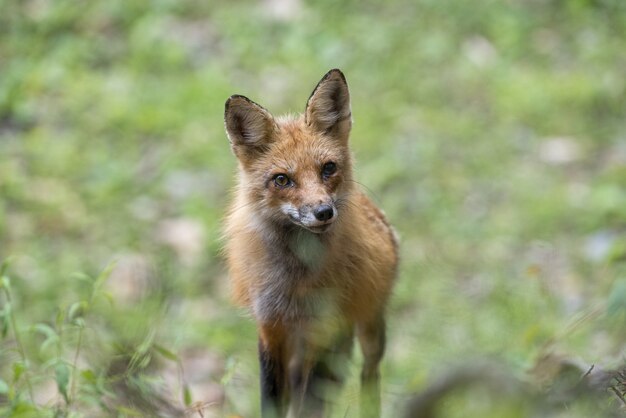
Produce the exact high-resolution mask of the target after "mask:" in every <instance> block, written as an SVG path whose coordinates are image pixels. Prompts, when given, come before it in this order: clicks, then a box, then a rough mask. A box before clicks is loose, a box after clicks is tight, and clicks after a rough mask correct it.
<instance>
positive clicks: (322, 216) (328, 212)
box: [313, 205, 334, 222]
mask: <svg viewBox="0 0 626 418" xmlns="http://www.w3.org/2000/svg"><path fill="white" fill-rule="evenodd" d="M313 215H315V218H316V219H317V220H318V221H322V222H324V221H327V220H329V219H331V218H332V217H333V215H334V211H333V207H332V206H330V205H320V206H318V207H317V208H315V210H314V211H313Z"/></svg>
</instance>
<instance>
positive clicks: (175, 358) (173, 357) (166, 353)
mask: <svg viewBox="0 0 626 418" xmlns="http://www.w3.org/2000/svg"><path fill="white" fill-rule="evenodd" d="M154 349H155V350H156V351H157V353H159V354H160V355H162V356H163V357H165V358H166V359H168V360H171V361H174V362H178V360H179V359H178V356H177V355H176V354H174V353H173V352H171V351H170V350H168V349H167V348H165V347H163V346H162V345H159V344H155V345H154Z"/></svg>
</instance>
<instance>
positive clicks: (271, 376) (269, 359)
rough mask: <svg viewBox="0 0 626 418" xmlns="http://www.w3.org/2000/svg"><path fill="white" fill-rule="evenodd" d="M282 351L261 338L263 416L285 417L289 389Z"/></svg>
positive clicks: (260, 359)
mask: <svg viewBox="0 0 626 418" xmlns="http://www.w3.org/2000/svg"><path fill="white" fill-rule="evenodd" d="M282 357H283V356H282V353H281V351H280V350H279V349H278V347H272V346H271V345H269V344H267V343H265V342H264V341H263V339H262V338H259V370H260V386H261V416H262V417H263V418H283V417H284V416H285V413H286V403H287V391H286V381H285V367H284V362H283V358H282Z"/></svg>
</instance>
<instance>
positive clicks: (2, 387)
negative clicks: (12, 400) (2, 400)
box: [0, 379, 9, 395]
mask: <svg viewBox="0 0 626 418" xmlns="http://www.w3.org/2000/svg"><path fill="white" fill-rule="evenodd" d="M7 393H9V385H8V384H7V382H5V381H4V380H2V379H0V395H6V394H7Z"/></svg>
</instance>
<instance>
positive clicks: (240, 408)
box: [0, 0, 626, 417]
mask: <svg viewBox="0 0 626 418" xmlns="http://www.w3.org/2000/svg"><path fill="white" fill-rule="evenodd" d="M0 11H1V12H0V74H1V76H0V197H1V198H0V260H8V261H7V262H6V263H5V264H4V268H3V272H2V274H1V275H0V276H2V277H3V279H2V292H1V294H2V296H1V299H0V308H1V309H2V311H1V312H2V314H1V315H0V318H1V321H0V323H1V324H2V342H1V343H0V411H1V414H2V415H6V416H16V417H28V416H37V417H39V416H68V417H70V416H71V417H80V416H137V415H142V414H143V415H145V414H147V415H150V414H153V415H156V414H162V415H167V414H168V413H169V414H173V415H175V414H176V412H173V411H170V412H167V411H168V406H166V405H176V406H177V407H178V408H181V409H184V408H191V406H193V407H194V408H196V410H204V412H203V413H205V414H210V413H214V414H215V415H216V416H231V415H241V416H246V417H247V416H250V417H252V416H256V415H257V414H258V394H257V391H258V388H257V375H258V369H257V367H258V366H257V365H256V353H255V350H256V336H255V329H254V325H253V324H252V322H251V321H250V319H249V318H248V317H247V316H246V315H245V313H242V312H240V311H238V310H236V309H235V308H233V307H232V306H231V305H230V303H229V300H228V284H227V277H226V275H225V272H224V268H223V265H222V262H221V259H220V253H219V251H220V243H219V236H220V220H221V218H222V216H223V214H224V210H225V207H226V206H227V202H228V192H229V190H230V188H231V187H232V185H233V180H234V178H233V173H234V171H235V159H234V157H233V156H232V155H231V154H230V150H229V147H228V143H227V140H226V137H225V134H224V132H223V120H222V118H223V105H224V101H225V99H226V98H227V97H228V96H230V95H231V94H233V93H241V94H245V95H246V96H248V97H250V98H252V99H253V100H255V101H258V102H260V103H262V104H263V105H264V106H266V107H268V108H269V109H270V110H271V111H272V112H273V113H275V114H280V113H284V112H298V111H301V110H302V109H303V107H304V103H305V99H306V98H307V97H308V94H309V93H310V91H311V90H312V88H313V87H314V85H315V83H316V81H317V80H318V79H319V78H320V77H321V76H322V75H323V74H324V73H325V72H326V71H327V70H328V69H330V68H334V67H339V68H341V69H342V70H343V71H344V72H345V74H346V76H347V78H348V82H349V84H350V87H351V94H352V107H353V116H354V120H355V125H354V129H353V133H352V139H351V141H352V148H353V151H354V152H355V155H356V157H357V162H358V164H357V178H358V179H359V181H360V182H361V183H363V184H365V185H366V186H367V188H368V191H369V193H370V195H371V196H372V197H373V199H374V200H375V201H376V202H377V203H378V204H379V205H381V206H382V207H383V208H384V209H385V211H386V213H387V214H388V216H389V218H390V219H391V221H392V223H393V224H394V225H395V226H396V228H397V229H398V231H399V232H400V235H401V237H402V247H401V248H402V260H403V261H402V266H401V270H400V276H399V280H398V283H397V286H396V290H395V294H394V298H393V301H392V304H391V306H390V308H389V321H390V326H389V328H390V329H389V339H390V341H389V346H388V352H387V355H386V359H385V362H384V370H383V375H384V397H383V401H384V414H385V416H388V417H394V416H398V414H399V411H401V410H402V408H403V405H404V404H405V403H406V402H407V400H408V398H410V396H411V394H413V393H416V392H420V391H422V390H424V389H425V388H427V387H430V386H431V385H432V384H433V382H435V381H436V380H437V378H438V377H439V376H441V375H442V374H445V371H446V370H448V369H450V368H451V369H452V370H456V369H457V368H462V367H463V365H467V364H472V363H473V362H475V361H476V359H477V358H480V359H482V358H488V359H496V360H497V361H498V362H499V363H498V364H501V365H502V368H503V369H504V370H506V371H507V372H508V373H509V374H510V376H511V379H512V380H516V381H517V380H520V381H522V382H524V383H527V384H528V385H530V386H531V387H532V388H534V389H535V390H538V391H539V392H540V393H543V392H542V391H544V390H545V391H547V392H546V393H551V392H550V389H549V386H551V385H549V384H548V385H547V386H548V388H547V389H546V386H545V385H544V383H545V382H553V381H555V379H556V377H558V376H560V374H559V372H558V371H557V372H553V374H552V375H551V374H550V370H552V369H553V368H552V367H548V366H546V365H545V364H544V363H542V362H541V361H540V360H541V359H545V358H548V359H554V358H558V359H560V360H554V361H553V363H554V364H556V365H557V366H558V365H560V364H561V360H564V359H565V360H568V361H569V360H572V361H573V360H575V361H578V362H580V363H581V364H582V365H581V367H582V369H584V370H583V373H584V371H585V370H586V369H587V368H588V367H589V366H590V365H591V364H594V365H596V366H595V367H596V368H597V369H601V368H603V369H614V368H620V367H623V366H624V355H625V351H624V347H625V342H626V341H625V337H624V335H626V334H625V333H624V327H625V326H626V291H625V290H624V289H625V283H626V239H625V238H624V231H625V229H626V193H624V192H623V187H624V184H626V145H625V144H626V137H625V133H624V132H625V131H624V128H625V125H624V121H623V111H624V104H625V103H626V86H625V84H624V79H623V68H625V67H626V55H625V54H624V52H623V51H624V50H625V46H626V45H625V41H624V39H626V33H625V32H626V8H625V6H624V5H623V4H622V2H620V1H617V0H597V1H586V0H572V1H567V2H560V1H548V0H546V1H530V2H528V1H508V2H497V1H488V0H481V1H476V2H471V3H470V2H461V1H456V0H444V1H429V0H420V1H417V2H409V1H405V0H394V1H388V2H384V4H383V3H380V2H373V1H361V2H356V1H344V2H331V1H327V0H319V1H312V2H307V3H304V2H301V1H287V0H283V1H278V0H273V1H268V2H264V3H256V2H250V1H236V2H230V3H222V2H204V3H198V2H192V1H173V0H159V1H156V2H150V3H147V2H138V1H130V2H129V1H120V0H113V1H107V2H105V1H90V2H78V3H77V2H71V1H68V0H58V1H55V2H47V1H17V0H4V1H1V2H0ZM107 266H108V267H107ZM357 357H358V353H357ZM357 364H358V362H355V366H354V367H353V368H354V369H355V373H353V374H355V375H356V374H358V373H356V367H357ZM548 364H552V363H550V361H548ZM544 369H545V370H544ZM556 369H557V370H560V369H559V367H556ZM543 372H545V373H543ZM543 374H547V377H546V376H543ZM542 382H543V383H542ZM552 386H554V385H552ZM124 393H126V394H127V395H126V396H124V395H123V394H124ZM157 394H158V395H157ZM608 395H609V396H608V397H607V396H598V399H599V402H601V403H602V405H609V406H615V407H619V399H618V398H617V397H616V396H612V395H611V394H610V393H609V394H608ZM355 396H356V378H353V379H352V381H351V382H350V384H349V385H348V387H347V389H346V394H345V396H344V398H345V400H344V401H343V404H342V405H341V406H339V407H337V415H338V416H344V415H345V414H346V411H347V416H355V414H356V410H355V407H354V406H352V404H353V401H354V399H355ZM489 399H490V391H489V390H487V391H486V392H480V391H478V392H473V391H469V392H467V393H466V394H460V393H456V392H455V393H454V396H451V399H450V400H448V401H446V402H445V405H444V406H442V407H441V408H443V409H442V411H443V412H442V413H444V415H443V416H447V417H448V416H449V417H454V416H461V414H463V415H464V416H467V415H470V416H500V417H502V416H511V417H516V416H531V415H532V414H533V411H531V410H529V409H525V408H519V407H518V406H519V402H518V400H516V399H512V400H511V401H510V402H508V401H507V402H502V403H501V404H498V403H497V402H496V403H494V402H491V401H489ZM562 404H565V405H567V406H568V408H570V409H569V412H568V414H570V415H568V416H588V415H587V414H588V413H589V411H590V410H592V411H595V410H596V409H590V408H595V406H591V407H589V405H587V403H585V401H571V400H567V399H566V401H563V402H562ZM592 405H594V404H593V403H592ZM192 409H193V408H192ZM145 411H153V412H152V413H149V412H145ZM154 411H160V412H154ZM535 412H536V411H535ZM607 413H608V412H607ZM195 414H196V416H199V415H198V414H199V413H195ZM490 414H491V415H490ZM559 414H561V415H559ZM562 414H563V411H562V410H560V409H559V408H556V409H551V410H550V411H549V412H545V411H543V412H542V416H564V415H562Z"/></svg>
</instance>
